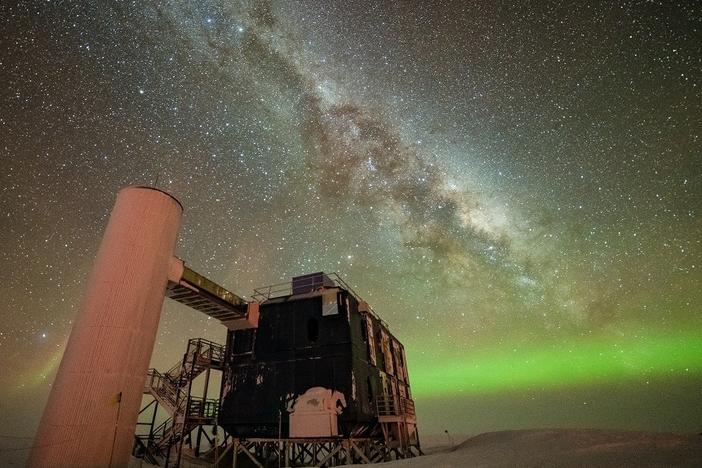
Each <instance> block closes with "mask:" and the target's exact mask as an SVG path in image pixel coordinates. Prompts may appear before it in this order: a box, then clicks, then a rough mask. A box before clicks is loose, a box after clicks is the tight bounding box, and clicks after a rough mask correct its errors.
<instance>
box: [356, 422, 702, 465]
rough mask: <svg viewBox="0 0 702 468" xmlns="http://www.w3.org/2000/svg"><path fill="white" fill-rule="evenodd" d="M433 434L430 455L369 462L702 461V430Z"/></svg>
mask: <svg viewBox="0 0 702 468" xmlns="http://www.w3.org/2000/svg"><path fill="white" fill-rule="evenodd" d="M420 439H421V436H420ZM427 439H428V440H427V442H428V443H423V444H424V445H426V446H427V450H426V451H427V453H429V454H428V455H426V456H423V457H417V458H412V459H408V460H399V461H394V462H388V463H379V464H374V465H364V466H366V467H384V468H395V467H397V468H405V467H407V468H448V467H456V468H464V467H465V468H479V467H617V468H619V467H678V466H682V467H696V468H699V467H702V435H697V434H695V435H680V434H666V433H650V432H620V431H605V430H596V429H531V430H521V431H501V432H489V433H485V434H480V435H478V436H475V437H472V438H469V439H467V440H465V441H463V442H460V443H456V444H455V445H454V446H453V447H451V446H450V445H449V444H450V440H449V439H448V437H447V436H446V435H444V436H440V437H434V438H427ZM432 439H433V440H432ZM456 439H457V440H456V442H457V441H458V440H460V438H456ZM437 444H440V445H439V446H438V447H437ZM432 445H433V446H434V447H432ZM441 445H443V446H441Z"/></svg>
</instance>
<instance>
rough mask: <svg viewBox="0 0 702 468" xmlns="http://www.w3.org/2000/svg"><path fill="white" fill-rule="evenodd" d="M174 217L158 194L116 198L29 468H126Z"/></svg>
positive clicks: (137, 191)
mask: <svg viewBox="0 0 702 468" xmlns="http://www.w3.org/2000/svg"><path fill="white" fill-rule="evenodd" d="M182 211H183V208H182V206H181V205H180V203H179V202H178V201H177V200H176V199H175V198H173V197H172V196H171V195H169V194H167V193H165V192H162V191H160V190H157V189H153V188H149V187H127V188H125V189H123V190H121V191H120V192H119V194H118V196H117V201H116V202H115V206H114V208H113V210H112V214H111V215H110V220H109V222H108V224H107V228H106V230H105V234H104V236H103V238H102V242H101V244H100V248H99V250H98V253H97V257H96V259H95V263H94V265H93V269H92V272H91V273H90V276H89V279H88V283H87V287H86V290H85V293H84V297H83V300H82V303H81V306H80V310H79V312H78V314H77V316H76V318H75V321H74V324H73V329H72V331H71V335H70V337H69V340H68V344H67V346H66V351H65V352H64V355H63V359H62V360H61V365H60V366H59V369H58V374H57V375H56V380H55V381H54V384H53V387H52V389H51V393H50V395H49V400H48V402H47V404H46V408H45V409H44V415H43V417H42V420H41V423H40V425H39V430H38V432H37V435H36V438H35V440H34V449H33V450H32V453H31V455H30V460H29V466H32V467H44V466H46V467H49V466H51V467H57V466H70V467H87V466H110V467H123V466H127V464H128V462H129V455H130V453H131V449H132V445H133V443H134V429H135V426H136V422H137V417H138V413H139V406H140V404H141V398H142V392H143V388H144V381H145V378H146V372H147V369H148V366H149V361H150V359H151V352H152V351H153V347H154V342H155V338H156V330H157V328H158V322H159V318H160V315H161V307H162V305H163V300H164V294H165V291H166V286H167V282H168V270H169V265H170V263H171V259H172V258H173V251H174V248H175V244H176V240H177V238H178V230H179V229H180V221H181V215H182Z"/></svg>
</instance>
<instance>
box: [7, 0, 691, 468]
mask: <svg viewBox="0 0 702 468" xmlns="http://www.w3.org/2000/svg"><path fill="white" fill-rule="evenodd" d="M515 3H519V6H514V5H510V4H509V2H504V3H503V2H488V1H485V2H482V1H455V2H450V1H435V2H428V1H416V2H410V1H407V2H379V1H378V2H375V1H338V2H326V1H325V2H322V1H284V2H270V3H269V2H257V1H252V2H239V1H234V0H231V1H221V2H219V1H201V0H197V1H186V0H183V1H180V2H178V1H159V2H151V1H149V2H138V1H134V2H103V1H94V2H80V3H77V2H68V1H46V2H34V3H31V2H19V4H16V3H15V2H11V1H8V2H2V3H0V83H1V85H0V162H1V163H2V166H1V168H2V170H1V171H0V255H1V256H0V261H1V262H2V263H1V264H2V272H1V273H0V280H1V281H0V291H2V294H1V297H2V299H3V305H2V308H1V309H0V310H1V311H2V325H0V396H1V398H0V423H1V425H2V429H1V433H0V435H2V438H0V459H3V458H5V459H8V460H23V459H24V458H23V457H25V456H26V453H27V451H22V450H21V449H22V447H27V446H29V445H31V443H32V440H31V437H32V436H33V434H34V431H35V430H36V427H37V424H38V421H39V418H40V416H41V412H42V410H43V406H44V403H45V401H46V398H47V396H48V391H49V388H50V385H51V382H52V380H53V378H54V375H55V371H56V368H57V365H58V362H59V361H60V358H61V355H62V353H63V350H64V347H65V344H66V340H67V337H68V334H69V332H70V328H71V321H72V319H73V318H74V316H75V313H76V311H77V305H78V302H79V299H80V295H81V290H82V287H83V286H84V284H85V280H86V277H87V274H88V272H89V270H90V266H91V262H92V260H93V258H94V255H95V253H96V250H97V246H98V244H99V241H100V238H101V235H102V232H103V230H104V228H105V225H106V221H107V217H108V215H109V212H110V209H111V207H112V205H113V203H114V199H115V196H116V193H117V192H118V190H119V189H120V188H122V187H124V186H127V185H134V184H146V185H154V186H157V187H159V188H161V189H163V190H166V191H168V192H170V193H172V194H173V195H174V196H176V197H177V198H178V199H179V200H180V201H181V202H182V204H183V205H184V207H185V213H184V219H183V228H182V230H181V240H180V241H179V246H178V251H177V255H178V256H180V257H181V258H183V259H185V260H186V262H187V263H188V264H189V265H190V266H191V267H192V268H193V269H194V270H196V271H198V272H200V273H203V274H205V275H206V276H208V277H210V278H211V279H213V280H215V281H217V282H219V283H220V284H222V285H223V286H225V287H227V288H228V289H230V290H232V291H234V292H237V293H238V294H240V295H244V296H246V295H250V294H251V293H252V292H253V288H255V287H258V286H264V285H267V284H273V283H279V282H281V281H285V280H287V279H289V278H290V277H291V276H294V275H297V274H304V273H309V272H314V271H322V270H323V271H328V272H331V271H336V272H339V273H340V274H341V275H342V276H343V277H344V278H345V279H346V280H347V281H348V282H349V283H350V284H351V285H352V286H353V287H354V289H356V290H357V291H358V292H359V293H360V294H361V296H363V297H364V298H366V299H367V300H368V301H369V302H370V304H371V305H372V306H373V307H374V309H375V310H376V311H377V312H378V313H379V314H380V315H381V316H382V317H383V318H384V319H385V320H386V321H387V322H388V323H389V325H390V327H391V329H392V330H393V332H394V333H395V334H396V335H397V336H398V338H399V339H400V340H401V341H402V342H403V343H404V345H405V347H406V351H407V358H408V363H409V370H410V379H411V384H412V388H413V393H414V397H415V400H416V403H417V408H418V412H419V424H420V426H419V429H420V433H422V434H433V433H443V431H444V429H448V430H449V431H451V432H453V433H478V432H484V431H488V430H496V429H514V428H527V427H600V428H622V429H641V430H658V431H687V432H691V431H695V432H699V431H700V430H702V288H701V284H702V271H701V270H702V245H701V239H702V236H701V235H700V233H701V232H702V213H701V210H702V156H701V153H702V96H701V95H702V81H701V79H702V7H700V4H699V3H697V2H693V1H690V2H667V1H621V2H619V1H617V2H580V1H574V2H557V1H555V2H554V1H535V2H515ZM198 336H202V337H206V338H209V339H213V340H215V341H219V342H223V341H224V337H225V329H224V327H223V326H221V325H220V324H219V322H217V321H215V320H211V319H208V318H207V317H206V316H204V315H202V314H200V313H198V312H195V311H192V310H190V309H187V308H186V307H184V306H181V305H180V304H176V303H173V302H167V303H166V305H165V306H164V310H163V315H162V319H161V326H160V329H159V334H158V338H157V344H156V348H155V351H154V356H153V360H152V363H153V365H154V366H155V367H157V368H161V369H162V370H166V369H168V368H169V367H170V366H171V365H172V364H174V363H175V362H176V361H177V360H178V359H179V358H180V357H181V356H182V353H183V352H184V350H185V347H184V346H185V343H186V341H187V339H188V338H190V337H198ZM17 437H19V438H17ZM21 437H27V439H22V438H21Z"/></svg>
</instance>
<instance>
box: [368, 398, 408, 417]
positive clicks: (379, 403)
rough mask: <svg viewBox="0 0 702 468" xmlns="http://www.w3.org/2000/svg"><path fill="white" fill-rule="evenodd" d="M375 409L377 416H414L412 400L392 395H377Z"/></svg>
mask: <svg viewBox="0 0 702 468" xmlns="http://www.w3.org/2000/svg"><path fill="white" fill-rule="evenodd" d="M375 409H376V413H377V415H378V416H415V415H416V413H415V407H414V400H412V399H411V398H404V397H399V398H395V397H394V396H393V395H379V396H378V397H377V398H376V402H375Z"/></svg>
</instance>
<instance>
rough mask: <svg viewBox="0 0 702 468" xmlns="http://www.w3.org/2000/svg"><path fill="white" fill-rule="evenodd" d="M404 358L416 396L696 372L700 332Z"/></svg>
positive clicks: (699, 371)
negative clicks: (440, 358)
mask: <svg viewBox="0 0 702 468" xmlns="http://www.w3.org/2000/svg"><path fill="white" fill-rule="evenodd" d="M409 362H410V363H411V365H412V368H411V369H410V376H411V378H412V389H413V392H414V395H415V396H420V397H421V396H440V395H441V396H451V395H484V394H489V393H501V392H509V391H514V390H520V389H525V388H534V387H536V388H541V389H547V388H548V389H555V388H568V387H577V386H583V385H591V384H600V383H607V382H612V381H616V380H619V381H621V380H629V381H630V380H636V379H638V380H644V381H645V380H646V379H648V378H650V377H654V376H672V375H675V374H681V373H689V374H695V375H702V331H700V330H699V329H694V328H693V329H690V330H687V331H680V332H677V333H674V332H671V331H668V330H666V331H657V330H651V331H649V332H648V333H647V334H646V335H642V336H637V337H628V338H622V337H614V336H607V335H600V336H593V337H590V338H587V339H585V338H583V339H581V340H578V341H571V342H566V343H555V342H554V343H551V344H538V345H536V344H530V345H526V346H520V347H519V348H516V347H509V346H502V347H495V348H493V349H489V350H486V349H482V350H480V351H479V352H477V353H475V354H474V355H463V356H454V357H453V358H450V359H447V360H446V362H445V363H441V364H436V359H427V357H425V356H422V355H416V354H415V355H411V356H410V359H409Z"/></svg>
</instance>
